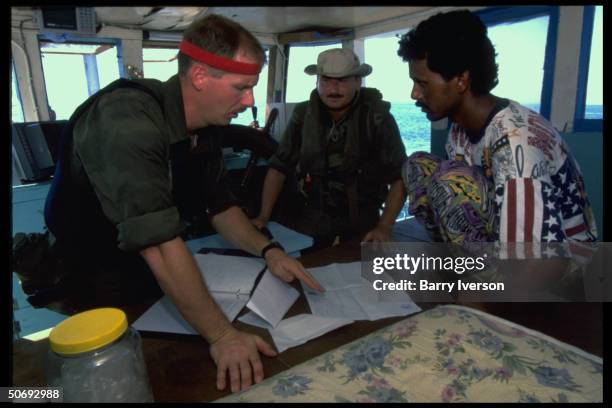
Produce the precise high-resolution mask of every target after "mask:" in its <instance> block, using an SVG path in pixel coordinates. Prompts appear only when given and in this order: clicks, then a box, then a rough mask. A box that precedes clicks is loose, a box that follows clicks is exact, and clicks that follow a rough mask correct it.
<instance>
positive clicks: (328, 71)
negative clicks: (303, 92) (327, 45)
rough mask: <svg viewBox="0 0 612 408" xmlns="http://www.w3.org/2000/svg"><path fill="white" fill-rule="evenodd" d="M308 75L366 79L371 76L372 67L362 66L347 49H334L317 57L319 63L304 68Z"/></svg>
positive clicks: (355, 56)
mask: <svg viewBox="0 0 612 408" xmlns="http://www.w3.org/2000/svg"><path fill="white" fill-rule="evenodd" d="M304 72H305V73H307V74H308V75H324V76H328V77H331V78H343V77H348V76H360V77H364V76H367V75H370V73H371V72H372V67H371V66H370V65H368V64H360V63H359V58H357V55H355V53H354V52H353V51H351V50H349V49H346V48H333V49H331V50H326V51H323V52H322V53H320V54H319V56H318V57H317V63H316V64H312V65H308V66H307V67H306V68H304Z"/></svg>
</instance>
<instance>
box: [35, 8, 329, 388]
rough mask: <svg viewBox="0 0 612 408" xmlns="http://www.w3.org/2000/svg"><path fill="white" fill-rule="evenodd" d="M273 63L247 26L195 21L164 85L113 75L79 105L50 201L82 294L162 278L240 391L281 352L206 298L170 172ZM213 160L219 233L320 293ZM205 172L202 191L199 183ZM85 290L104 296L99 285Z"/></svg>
mask: <svg viewBox="0 0 612 408" xmlns="http://www.w3.org/2000/svg"><path fill="white" fill-rule="evenodd" d="M265 62H266V61H265V54H264V51H263V49H262V47H261V45H260V44H259V43H258V41H257V40H256V39H255V38H254V37H253V35H251V34H250V33H249V32H248V31H246V30H245V29H244V28H243V27H242V26H240V25H239V24H237V23H235V22H232V21H230V20H228V19H226V18H223V17H221V16H216V15H210V16H207V17H205V18H203V19H200V20H198V21H195V22H194V23H192V25H191V26H190V27H189V28H188V29H187V30H186V31H185V33H184V36H183V41H182V43H181V46H180V53H179V73H178V75H175V76H173V77H171V78H170V79H169V80H167V81H166V82H160V81H157V80H151V79H140V80H132V81H127V80H119V81H116V82H115V83H113V84H111V85H109V86H108V87H106V88H104V89H102V90H101V91H99V92H98V93H97V94H96V95H94V96H92V97H90V98H89V99H88V100H87V101H86V102H84V103H83V104H82V105H81V106H80V107H79V108H78V109H77V110H76V111H75V113H74V114H73V115H72V117H71V119H70V122H69V124H68V125H67V128H66V130H65V132H64V136H63V141H62V148H61V153H60V159H59V163H58V165H57V171H56V175H55V177H54V182H53V186H52V188H51V191H50V193H49V197H48V199H47V203H46V208H45V220H46V222H47V226H48V227H49V229H50V230H51V232H53V234H54V235H55V236H56V237H57V240H58V243H60V244H61V247H62V248H63V249H64V253H65V256H66V258H67V259H68V258H70V259H71V262H75V263H76V264H77V265H80V266H81V268H83V266H84V265H87V266H86V269H87V270H83V269H81V270H80V271H79V272H80V273H79V274H76V275H79V276H76V277H75V276H73V277H71V278H70V279H73V280H74V281H79V282H83V283H82V285H81V286H79V290H80V291H83V292H84V293H85V291H86V290H87V289H88V287H89V286H92V285H95V284H96V283H99V282H100V281H101V280H102V281H106V280H107V279H111V280H112V279H113V278H116V277H117V275H122V276H120V278H121V279H122V281H121V285H124V288H125V287H128V288H129V289H128V290H127V291H126V292H127V293H128V294H129V296H132V295H134V294H137V293H139V292H142V291H143V290H144V287H145V286H146V284H147V279H149V280H150V277H151V276H154V277H155V279H156V281H157V283H158V284H159V286H160V287H161V288H162V289H163V291H164V292H165V293H166V294H167V295H168V296H169V297H170V298H171V299H172V301H173V303H174V304H175V305H176V307H177V309H178V310H179V311H180V313H181V314H182V315H183V317H184V318H185V319H186V320H187V321H188V322H189V324H190V325H191V326H192V327H193V328H194V329H196V330H197V331H198V333H199V334H200V335H201V336H202V337H204V338H205V339H206V341H208V343H209V344H210V353H211V356H212V358H213V359H214V361H215V363H216V364H217V370H218V371H217V386H218V388H219V389H224V388H225V386H226V376H227V374H228V373H229V376H230V383H231V390H232V392H236V391H239V390H241V389H244V388H247V387H248V386H250V385H251V384H252V383H253V382H260V381H261V380H262V379H263V375H264V374H263V368H262V364H261V360H260V357H259V354H258V351H260V352H262V353H264V354H266V355H268V356H273V355H275V354H276V353H275V351H274V350H273V348H272V347H271V346H270V345H268V344H267V343H266V342H264V341H263V340H262V339H261V338H260V337H258V336H254V335H250V334H247V333H243V332H240V331H238V330H236V329H235V328H233V327H232V325H231V323H230V322H229V321H228V320H227V319H226V318H225V317H224V315H223V313H222V312H221V310H220V309H219V307H218V306H217V305H216V304H215V302H214V300H213V299H212V298H211V296H210V295H209V293H208V291H207V288H206V285H205V283H204V281H203V279H202V276H201V274H200V272H199V270H198V267H197V266H196V263H195V261H194V258H193V256H192V255H191V253H190V251H189V250H188V249H187V247H186V245H185V242H184V241H183V239H182V238H181V233H182V232H183V230H184V223H183V221H182V220H181V217H180V214H179V210H178V208H177V205H176V203H175V200H174V195H175V193H176V191H175V189H176V186H177V185H178V183H177V180H173V178H176V174H177V173H176V172H175V170H176V169H177V168H178V167H180V166H181V165H182V164H183V162H184V161H189V160H192V159H193V157H191V156H190V151H191V150H192V148H193V147H195V146H197V147H198V148H199V147H201V146H202V145H204V146H206V145H207V143H200V142H201V141H200V142H198V140H197V139H198V136H197V130H198V129H201V128H204V127H207V126H209V125H227V124H228V123H229V122H230V120H231V118H233V117H235V116H237V115H238V113H240V112H242V111H244V110H245V109H246V108H247V107H250V106H252V105H253V104H254V99H253V87H254V86H255V85H256V84H257V81H258V79H259V72H260V70H261V67H262V65H263V64H264V63H265ZM213 156H214V155H211V157H213ZM206 166H208V167H206ZM204 167H205V168H206V170H205V172H206V176H205V180H206V183H205V185H204V187H203V188H204V189H207V190H208V191H207V193H208V194H207V197H208V199H207V200H206V202H205V203H203V204H202V205H203V206H204V207H205V210H206V212H207V213H208V215H209V216H210V217H211V222H212V224H213V226H214V227H215V228H216V229H217V231H219V232H220V233H221V234H222V235H223V236H224V237H225V238H226V239H228V240H229V241H231V242H232V243H233V244H235V245H236V246H237V247H239V248H241V249H243V250H245V251H248V252H250V253H252V254H255V255H259V256H262V257H263V258H265V261H266V263H267V265H268V268H269V269H270V271H271V272H272V273H274V274H275V275H276V276H278V277H279V278H281V279H283V280H284V281H292V280H293V279H294V278H298V279H300V280H302V281H304V282H305V283H306V284H307V285H309V286H310V287H312V288H314V289H316V290H322V288H321V287H320V286H319V284H318V283H317V282H316V281H315V280H314V279H313V278H312V277H311V276H310V275H309V274H308V273H307V272H306V271H305V270H304V268H303V266H302V265H301V264H300V263H299V262H298V261H296V260H295V259H293V258H291V257H289V256H287V255H286V254H285V253H284V251H283V250H282V248H281V247H280V245H278V244H276V243H274V242H270V241H269V240H268V239H267V238H266V237H265V236H264V235H262V234H261V233H260V232H259V231H258V230H257V229H255V228H254V227H253V225H252V224H251V223H250V221H249V219H248V218H247V217H246V216H245V215H244V213H243V212H242V211H241V210H240V208H239V207H238V206H236V205H235V204H236V203H235V201H233V198H232V196H231V194H230V193H229V192H228V190H227V187H226V186H224V184H223V182H222V181H223V178H222V175H223V170H224V169H223V167H222V165H221V166H219V163H214V162H213V161H212V160H211V163H204ZM196 176H197V175H196V174H194V175H193V177H194V179H193V180H194V185H193V189H194V190H195V189H196V188H199V187H200V186H196V185H195V184H196V183H195V182H196V180H197V177H196ZM183 184H184V183H183ZM94 270H101V271H103V272H101V274H94V273H93V272H94ZM151 272H152V274H151ZM228 273H231V271H228ZM91 275H96V276H95V277H93V276H91ZM88 279H89V280H88ZM84 285H87V286H84ZM73 287H74V285H73ZM87 293H89V292H87ZM87 296H90V298H89V299H88V300H89V301H90V302H91V303H95V302H96V300H97V299H96V298H95V296H96V293H93V294H88V295H87ZM124 300H125V299H122V301H124ZM98 301H99V300H98Z"/></svg>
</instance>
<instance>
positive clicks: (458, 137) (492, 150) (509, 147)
mask: <svg viewBox="0 0 612 408" xmlns="http://www.w3.org/2000/svg"><path fill="white" fill-rule="evenodd" d="M446 152H447V153H448V157H449V158H450V159H455V160H464V161H465V162H467V163H468V164H469V165H477V166H481V167H482V168H483V170H484V173H485V175H486V176H487V178H488V179H489V180H491V182H492V183H493V184H494V186H495V202H496V211H495V213H496V222H495V225H496V229H497V237H498V241H499V242H564V241H568V240H570V241H595V240H596V239H597V228H596V226H595V218H594V216H593V211H592V209H591V205H590V204H589V200H588V198H587V194H586V190H585V187H584V182H583V179H582V174H581V172H580V168H579V166H578V163H577V162H576V161H575V159H574V158H573V156H572V155H571V153H570V151H569V149H568V147H567V145H566V143H565V141H564V140H563V139H562V138H561V136H560V135H559V133H558V132H557V131H556V130H555V128H554V127H553V125H552V124H551V123H550V122H549V121H547V120H546V119H545V118H543V117H542V116H541V115H539V114H538V113H536V112H534V111H532V110H530V109H528V108H526V107H524V106H522V105H520V104H518V103H517V102H514V101H509V103H508V105H507V106H506V107H505V108H503V109H501V110H500V111H499V112H497V113H496V114H495V115H494V116H493V117H492V118H491V120H490V122H489V123H488V124H487V126H486V128H485V130H484V134H483V136H482V137H481V138H480V140H478V141H477V142H476V143H474V144H473V143H471V142H470V140H469V137H468V135H467V133H466V131H465V129H463V128H461V127H460V126H458V125H457V124H453V125H452V127H451V129H450V132H449V136H448V140H447V143H446Z"/></svg>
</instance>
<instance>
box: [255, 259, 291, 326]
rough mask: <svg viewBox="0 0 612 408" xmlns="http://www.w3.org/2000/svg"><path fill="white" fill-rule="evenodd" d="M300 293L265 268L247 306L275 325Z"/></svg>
mask: <svg viewBox="0 0 612 408" xmlns="http://www.w3.org/2000/svg"><path fill="white" fill-rule="evenodd" d="M299 295H300V293H299V292H298V291H297V290H295V289H294V288H292V287H291V286H290V285H289V284H287V283H286V282H283V281H282V280H280V279H279V278H277V277H276V276H274V275H273V274H272V273H271V272H270V271H269V270H266V272H265V273H264V275H263V277H262V278H261V280H260V281H259V284H258V285H257V288H256V289H255V291H254V292H253V296H251V300H249V303H247V307H248V308H249V309H251V310H252V311H253V312H255V313H257V314H258V315H259V317H261V318H262V319H264V320H265V321H267V322H268V323H270V324H271V325H272V327H276V325H277V324H278V322H280V321H281V319H282V318H283V316H285V313H287V311H288V310H289V308H290V307H291V305H293V304H294V303H295V301H296V300H297V298H298V296H299Z"/></svg>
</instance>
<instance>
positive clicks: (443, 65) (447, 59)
mask: <svg viewBox="0 0 612 408" xmlns="http://www.w3.org/2000/svg"><path fill="white" fill-rule="evenodd" d="M399 45H400V47H399V50H398V51H397V54H398V55H399V56H400V57H402V58H403V60H404V61H406V62H407V61H409V60H414V59H425V58H426V59H427V66H428V68H429V69H430V70H431V71H434V72H437V73H439V74H440V75H442V77H444V79H446V80H450V79H451V78H454V77H455V76H457V75H459V74H461V73H462V72H464V71H469V72H470V81H471V90H472V91H473V92H474V93H475V94H478V95H483V94H487V93H489V92H490V91H491V89H493V88H495V86H496V85H497V83H498V82H499V81H498V80H497V64H496V63H495V55H496V54H495V49H494V48H493V44H491V40H490V39H489V37H487V27H486V26H485V25H484V24H483V23H482V21H480V18H478V16H476V15H475V14H473V13H472V12H470V11H468V10H457V11H451V12H448V13H438V14H436V15H434V16H432V17H430V18H428V19H427V20H425V21H422V22H421V23H419V25H418V26H417V27H416V28H415V29H412V30H410V31H409V32H407V33H406V34H404V35H403V36H402V38H401V39H400V41H399Z"/></svg>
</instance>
